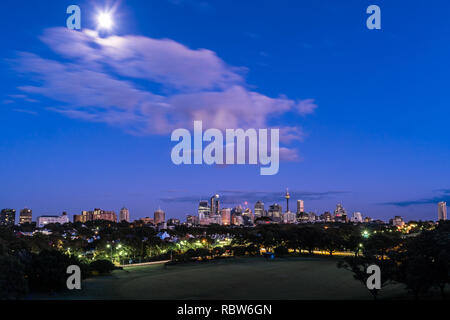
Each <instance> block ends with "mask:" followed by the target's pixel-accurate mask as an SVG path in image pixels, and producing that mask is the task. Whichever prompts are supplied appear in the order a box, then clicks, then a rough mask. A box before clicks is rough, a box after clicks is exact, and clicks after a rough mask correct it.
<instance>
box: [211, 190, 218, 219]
mask: <svg viewBox="0 0 450 320" xmlns="http://www.w3.org/2000/svg"><path fill="white" fill-rule="evenodd" d="M210 207H211V212H210V215H212V216H214V215H219V210H220V202H219V195H218V194H215V195H213V196H212V197H211V206H210Z"/></svg>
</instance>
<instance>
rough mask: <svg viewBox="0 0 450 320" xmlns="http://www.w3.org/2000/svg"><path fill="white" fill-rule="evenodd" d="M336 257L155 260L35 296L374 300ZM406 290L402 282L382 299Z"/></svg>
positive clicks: (384, 289) (37, 297) (388, 291)
mask: <svg viewBox="0 0 450 320" xmlns="http://www.w3.org/2000/svg"><path fill="white" fill-rule="evenodd" d="M337 261H338V258H332V257H329V258H327V257H304V258H301V257H298V258H297V257H291V258H285V259H283V258H276V259H274V260H269V261H266V260H265V259H264V258H261V257H245V258H231V259H223V260H216V261H209V262H205V263H201V262H197V263H189V264H180V265H172V266H167V267H165V266H164V265H151V266H141V267H129V268H126V269H125V270H116V271H114V272H113V273H112V274H111V275H108V276H98V277H93V278H89V279H86V280H85V281H83V284H82V290H74V291H66V292H63V293H60V294H55V295H52V296H43V295H33V296H32V297H30V298H32V299H170V300H172V299H237V300H239V299H257V300H264V299H281V300H298V299H306V300H311V299H312V300H316V299H327V300H328V299H332V300H334V299H337V300H341V299H372V296H371V295H370V293H369V291H368V290H367V289H366V288H365V287H364V286H363V285H362V284H361V283H360V282H358V281H356V280H354V279H353V275H352V273H351V272H349V271H347V270H344V269H338V268H337V267H336V263H337ZM402 295H404V291H403V289H402V288H401V286H400V285H391V286H389V287H386V288H383V289H382V290H381V292H380V294H379V298H380V299H389V298H392V297H398V296H402Z"/></svg>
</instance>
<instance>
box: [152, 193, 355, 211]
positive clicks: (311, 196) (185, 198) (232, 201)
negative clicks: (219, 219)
mask: <svg viewBox="0 0 450 320" xmlns="http://www.w3.org/2000/svg"><path fill="white" fill-rule="evenodd" d="M289 193H290V195H291V199H302V200H308V201H314V200H324V199H332V198H334V197H336V196H338V195H342V194H348V193H349V192H348V191H323V192H319V191H301V190H298V191H289ZM218 194H219V195H220V201H221V203H223V204H226V205H233V206H234V205H239V204H243V203H244V202H246V201H247V202H248V203H249V207H253V206H254V204H255V203H256V201H263V202H264V203H265V204H266V207H268V205H269V204H272V203H279V204H282V205H284V204H285V202H286V200H285V198H284V193H283V192H265V191H247V190H221V191H219V192H218ZM208 199H209V197H207V196H206V197H204V198H202V199H200V198H199V197H198V196H190V195H182V196H172V197H164V198H160V200H161V201H163V202H166V203H170V202H177V203H192V202H198V201H200V200H208ZM291 205H292V206H295V205H296V204H294V203H293V202H292V204H291Z"/></svg>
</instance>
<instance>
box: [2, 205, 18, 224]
mask: <svg viewBox="0 0 450 320" xmlns="http://www.w3.org/2000/svg"><path fill="white" fill-rule="evenodd" d="M15 222H16V210H15V209H3V210H2V211H1V212H0V225H2V226H13V225H14V224H15Z"/></svg>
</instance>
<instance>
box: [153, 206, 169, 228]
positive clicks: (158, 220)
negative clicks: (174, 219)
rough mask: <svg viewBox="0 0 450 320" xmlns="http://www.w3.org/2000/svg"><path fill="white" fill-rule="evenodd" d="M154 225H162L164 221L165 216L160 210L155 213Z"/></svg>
mask: <svg viewBox="0 0 450 320" xmlns="http://www.w3.org/2000/svg"><path fill="white" fill-rule="evenodd" d="M154 221H155V225H158V224H160V223H164V222H165V221H166V214H165V212H164V211H162V210H161V209H158V210H156V211H155V218H154Z"/></svg>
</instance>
